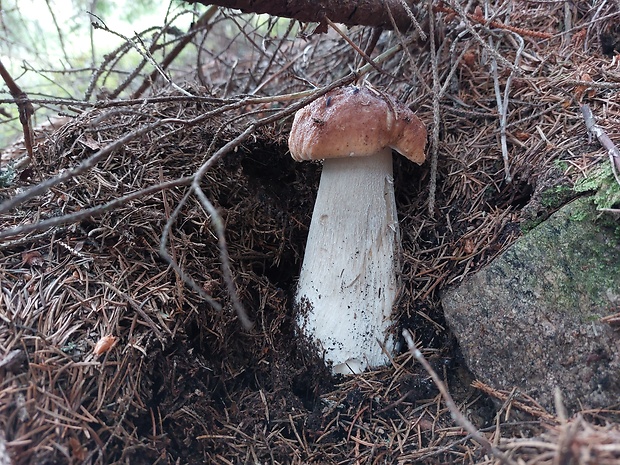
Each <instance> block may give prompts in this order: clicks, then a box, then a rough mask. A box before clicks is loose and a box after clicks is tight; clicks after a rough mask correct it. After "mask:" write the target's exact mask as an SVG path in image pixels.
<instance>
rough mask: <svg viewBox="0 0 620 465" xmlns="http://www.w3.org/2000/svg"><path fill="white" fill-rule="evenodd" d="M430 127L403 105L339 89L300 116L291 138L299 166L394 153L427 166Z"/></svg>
mask: <svg viewBox="0 0 620 465" xmlns="http://www.w3.org/2000/svg"><path fill="white" fill-rule="evenodd" d="M425 145H426V128H425V126H424V123H422V121H420V119H419V118H418V117H417V116H416V115H415V114H414V113H413V112H412V111H411V110H410V109H409V108H408V107H407V106H406V105H404V104H402V103H400V102H397V101H396V100H394V99H392V98H391V97H389V96H385V97H384V96H383V95H377V94H375V93H374V92H372V91H371V90H369V89H367V88H364V87H353V86H350V87H340V88H338V89H334V90H332V91H331V92H328V93H327V94H325V95H323V96H322V97H319V98H318V99H316V100H315V101H313V102H312V103H311V104H309V105H307V106H305V107H304V108H302V109H300V110H299V111H297V113H295V119H294V120H293V127H292V128H291V134H290V136H289V139H288V146H289V149H290V151H291V156H292V157H293V159H294V160H296V161H303V160H322V159H325V158H346V157H367V156H371V155H374V154H376V153H378V152H380V151H381V150H384V149H386V148H388V147H389V148H392V149H394V150H396V151H397V152H398V153H400V154H401V155H402V156H404V157H406V158H408V159H409V160H411V161H413V162H415V163H418V164H422V163H424V159H425V156H424V146H425Z"/></svg>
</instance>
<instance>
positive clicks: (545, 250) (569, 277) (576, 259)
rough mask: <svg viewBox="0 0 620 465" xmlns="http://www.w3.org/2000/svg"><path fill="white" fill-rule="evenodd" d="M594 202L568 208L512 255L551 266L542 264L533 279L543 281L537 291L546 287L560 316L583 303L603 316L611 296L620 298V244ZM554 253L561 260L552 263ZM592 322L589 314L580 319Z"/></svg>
mask: <svg viewBox="0 0 620 465" xmlns="http://www.w3.org/2000/svg"><path fill="white" fill-rule="evenodd" d="M593 202H595V200H594V197H582V198H579V199H577V200H575V201H573V202H571V203H570V204H568V205H566V206H564V207H563V208H562V209H560V210H559V211H558V212H556V213H555V214H554V215H552V216H551V218H550V219H548V220H547V221H546V222H544V223H543V224H541V225H540V226H539V227H537V228H534V229H532V230H531V231H530V232H529V233H528V234H527V236H526V238H525V239H524V240H521V241H517V242H516V243H515V244H514V248H512V250H510V251H508V253H507V255H512V254H515V255H517V256H519V257H521V259H523V258H524V257H530V258H531V261H530V263H536V262H537V261H538V260H542V262H540V263H545V264H546V266H544V267H541V264H540V263H539V264H537V266H536V271H537V272H536V273H532V275H530V276H529V278H530V279H532V280H536V281H538V284H536V287H538V286H540V285H541V284H542V283H544V286H545V293H544V295H546V297H545V298H546V299H549V304H551V303H552V302H555V304H554V305H553V306H555V308H556V309H557V310H558V311H571V309H573V308H579V307H580V306H579V305H576V304H577V303H582V304H585V303H586V302H587V306H586V307H585V308H590V309H592V311H593V312H594V314H595V316H601V314H600V310H602V309H604V308H606V307H608V306H609V305H610V301H609V298H608V296H607V295H606V292H607V290H609V289H615V291H616V292H620V277H619V273H618V270H620V254H619V253H618V250H620V241H618V237H617V236H616V234H615V230H614V229H615V228H613V227H612V225H610V224H609V223H608V222H607V221H604V220H602V219H601V218H600V214H599V212H597V211H596V208H595V207H594V204H593ZM577 223H578V224H577ZM553 250H556V251H557V254H556V256H555V257H554V260H550V259H549V257H548V256H547V255H548V254H549V253H550V252H551V251H553ZM543 259H544V260H543ZM526 261H529V260H526ZM576 263H578V264H580V266H578V267H577V266H575V264H576ZM531 284H532V285H533V284H534V283H533V282H532V283H531ZM577 301H578V302H577ZM594 314H593V315H594ZM591 316H592V315H588V314H587V313H584V314H582V315H581V318H580V319H581V320H582V321H583V322H587V321H588V319H589V318H590V317H591Z"/></svg>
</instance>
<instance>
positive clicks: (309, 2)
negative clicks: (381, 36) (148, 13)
mask: <svg viewBox="0 0 620 465" xmlns="http://www.w3.org/2000/svg"><path fill="white" fill-rule="evenodd" d="M186 1H187V2H188V3H201V4H203V5H218V6H223V7H227V8H234V9H236V10H241V11H243V12H244V13H268V14H270V15H272V16H281V17H284V18H293V19H297V20H299V21H302V22H307V23H310V22H315V23H321V25H320V26H319V29H318V32H325V31H327V25H326V21H325V18H329V19H330V20H332V21H333V22H335V23H342V24H345V25H347V26H373V27H382V28H384V29H392V28H393V25H392V22H391V20H390V16H389V13H388V9H389V12H391V13H392V16H393V17H394V20H395V23H396V26H397V27H398V29H400V30H401V31H404V30H406V29H407V28H408V27H409V26H411V18H410V17H409V15H408V14H407V6H406V5H403V3H406V4H409V6H410V5H411V3H412V2H411V1H410V0H407V1H406V2H403V1H401V0H296V1H295V2H291V1H289V0H186Z"/></svg>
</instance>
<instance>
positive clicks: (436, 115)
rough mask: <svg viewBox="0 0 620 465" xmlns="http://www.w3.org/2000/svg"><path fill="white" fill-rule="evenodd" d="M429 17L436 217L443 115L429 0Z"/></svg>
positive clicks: (431, 210)
mask: <svg viewBox="0 0 620 465" xmlns="http://www.w3.org/2000/svg"><path fill="white" fill-rule="evenodd" d="M427 4H428V15H429V18H430V19H429V29H430V31H429V35H430V52H431V69H432V72H433V131H432V140H431V147H430V151H431V157H430V158H431V175H430V180H429V183H428V214H429V215H430V216H431V217H433V216H434V215H435V195H436V192H437V169H438V168H437V165H438V157H439V128H440V123H441V113H440V107H439V99H440V98H441V85H440V82H439V63H438V57H437V46H436V43H435V21H434V18H433V15H434V14H433V2H432V0H428V3H427Z"/></svg>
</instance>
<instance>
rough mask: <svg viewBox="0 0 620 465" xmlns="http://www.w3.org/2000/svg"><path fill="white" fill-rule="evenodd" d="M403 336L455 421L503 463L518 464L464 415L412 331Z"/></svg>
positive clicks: (404, 332) (404, 333)
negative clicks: (421, 349)
mask: <svg viewBox="0 0 620 465" xmlns="http://www.w3.org/2000/svg"><path fill="white" fill-rule="evenodd" d="M403 337H404V338H405V341H407V346H408V347H409V352H411V355H413V356H414V357H415V359H416V360H417V361H418V362H420V364H421V365H422V367H424V369H425V370H426V371H427V373H428V374H429V375H430V376H431V378H432V379H433V382H434V383H435V385H436V386H437V389H439V392H440V393H441V395H442V397H443V399H444V402H445V403H446V406H447V407H448V410H450V414H451V415H452V418H453V419H454V421H456V422H457V423H458V424H459V426H461V427H462V428H463V429H464V430H465V431H467V432H468V433H469V434H470V435H471V437H472V438H473V439H474V440H475V441H476V442H478V443H480V444H481V445H482V447H484V449H485V450H486V452H487V453H488V454H491V455H493V456H494V457H495V458H496V459H498V460H499V461H500V462H502V463H505V464H509V465H517V464H516V462H514V461H513V460H512V459H511V458H510V457H508V456H507V455H506V454H504V453H503V452H502V451H501V450H499V449H498V448H497V447H495V446H494V445H493V444H491V442H490V441H489V440H488V439H487V438H485V437H484V436H483V435H482V434H480V432H478V430H477V429H476V427H475V426H474V425H473V424H472V423H471V422H470V421H469V420H468V419H467V418H465V415H463V414H462V413H461V411H460V410H459V409H458V407H457V406H456V403H455V402H454V399H452V396H451V395H450V393H449V392H448V389H447V388H446V385H445V384H444V383H443V381H442V380H441V378H439V375H438V374H437V373H436V372H435V370H433V367H431V365H430V363H428V361H427V360H426V358H425V357H424V355H422V352H420V349H418V348H417V346H416V344H415V342H414V341H413V337H412V336H411V333H410V332H409V331H408V330H407V329H403Z"/></svg>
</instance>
